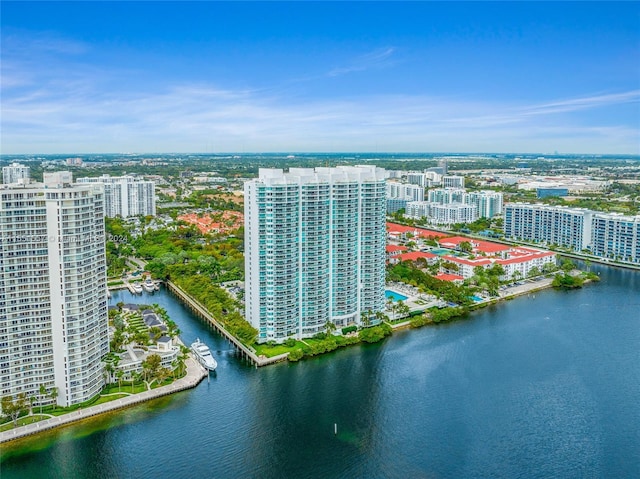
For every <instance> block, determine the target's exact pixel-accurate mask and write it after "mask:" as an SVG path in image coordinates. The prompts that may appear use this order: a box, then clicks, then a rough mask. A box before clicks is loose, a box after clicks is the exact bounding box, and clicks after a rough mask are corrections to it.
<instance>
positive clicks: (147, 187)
mask: <svg viewBox="0 0 640 479" xmlns="http://www.w3.org/2000/svg"><path fill="white" fill-rule="evenodd" d="M78 183H100V184H102V185H104V203H105V207H104V209H105V216H108V217H109V218H115V217H116V216H120V217H122V218H126V217H128V216H139V215H142V216H155V214H156V196H155V191H154V189H155V184H154V182H153V181H148V180H144V179H142V178H138V177H136V176H109V175H102V176H99V177H95V178H78Z"/></svg>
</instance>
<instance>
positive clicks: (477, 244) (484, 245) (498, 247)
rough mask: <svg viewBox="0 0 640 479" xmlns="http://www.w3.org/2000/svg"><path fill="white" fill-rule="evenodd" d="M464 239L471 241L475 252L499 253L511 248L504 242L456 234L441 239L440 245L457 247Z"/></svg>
mask: <svg viewBox="0 0 640 479" xmlns="http://www.w3.org/2000/svg"><path fill="white" fill-rule="evenodd" d="M464 241H467V242H469V243H471V245H472V246H473V251H474V252H482V253H498V252H499V251H507V250H509V249H510V248H511V247H510V246H507V245H504V244H499V243H492V242H490V241H483V240H478V239H475V238H465V237H464V236H454V237H452V238H446V239H443V240H440V246H442V247H445V248H446V247H450V246H453V247H456V246H458V245H459V244H460V243H462V242H464Z"/></svg>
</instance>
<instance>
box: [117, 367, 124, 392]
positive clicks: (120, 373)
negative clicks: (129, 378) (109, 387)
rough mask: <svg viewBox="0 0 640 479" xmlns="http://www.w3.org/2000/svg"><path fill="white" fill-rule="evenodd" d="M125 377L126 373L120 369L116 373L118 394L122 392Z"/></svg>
mask: <svg viewBox="0 0 640 479" xmlns="http://www.w3.org/2000/svg"><path fill="white" fill-rule="evenodd" d="M123 376H124V371H123V370H122V369H118V370H117V371H116V378H118V392H120V387H121V385H122V377H123Z"/></svg>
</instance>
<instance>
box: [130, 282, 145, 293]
mask: <svg viewBox="0 0 640 479" xmlns="http://www.w3.org/2000/svg"><path fill="white" fill-rule="evenodd" d="M131 287H132V288H133V292H134V293H135V294H142V286H140V283H133V284H132V285H131Z"/></svg>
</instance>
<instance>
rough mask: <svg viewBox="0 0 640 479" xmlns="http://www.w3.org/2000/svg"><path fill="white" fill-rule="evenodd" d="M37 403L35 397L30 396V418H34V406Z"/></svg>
mask: <svg viewBox="0 0 640 479" xmlns="http://www.w3.org/2000/svg"><path fill="white" fill-rule="evenodd" d="M35 402H36V397H35V396H34V395H31V396H29V416H33V404H34V403H35Z"/></svg>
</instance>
